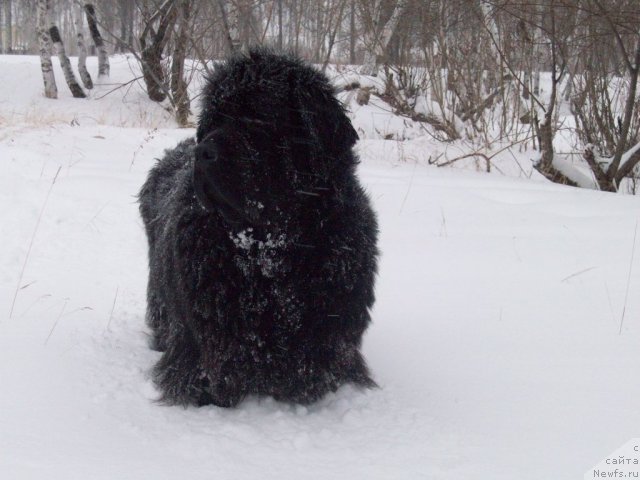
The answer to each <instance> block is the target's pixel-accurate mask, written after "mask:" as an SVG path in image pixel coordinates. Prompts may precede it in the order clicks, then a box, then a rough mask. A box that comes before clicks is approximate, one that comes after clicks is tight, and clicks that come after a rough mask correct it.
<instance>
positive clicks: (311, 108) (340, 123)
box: [294, 86, 358, 158]
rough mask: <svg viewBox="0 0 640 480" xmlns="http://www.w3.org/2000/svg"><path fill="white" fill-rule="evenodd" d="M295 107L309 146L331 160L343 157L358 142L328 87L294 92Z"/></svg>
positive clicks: (302, 87)
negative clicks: (319, 149)
mask: <svg viewBox="0 0 640 480" xmlns="http://www.w3.org/2000/svg"><path fill="white" fill-rule="evenodd" d="M323 87H324V86H323ZM294 105H295V107H294V108H295V109H296V111H297V113H298V114H299V118H300V120H301V123H302V125H303V127H304V130H305V131H306V132H307V133H308V134H309V135H310V136H311V140H312V142H313V143H314V144H316V145H317V146H319V147H320V148H321V149H322V150H323V151H324V152H330V153H331V155H332V156H333V157H334V158H340V157H342V156H343V155H345V154H346V153H347V152H348V151H349V150H350V149H351V147H353V145H354V144H355V143H356V142H357V141H358V134H357V133H356V131H355V129H354V128H353V126H352V125H351V120H349V117H347V115H346V113H345V111H344V108H343V107H342V105H341V104H340V102H339V101H338V100H337V99H336V98H335V96H334V94H333V91H332V90H331V88H329V87H328V86H326V88H321V89H314V90H313V91H312V90H310V89H308V88H305V86H299V87H298V88H296V89H295V91H294Z"/></svg>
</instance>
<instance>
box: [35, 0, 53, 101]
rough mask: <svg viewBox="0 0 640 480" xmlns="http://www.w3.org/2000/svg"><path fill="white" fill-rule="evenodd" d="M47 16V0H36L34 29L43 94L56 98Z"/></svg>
mask: <svg viewBox="0 0 640 480" xmlns="http://www.w3.org/2000/svg"><path fill="white" fill-rule="evenodd" d="M48 18H49V2H48V0H38V4H37V11H36V31H37V32H38V45H39V48H40V66H41V68H42V79H43V80H44V96H45V97H47V98H58V88H57V87H56V78H55V76H54V75H53V65H52V64H51V39H50V38H49V32H48V31H47V19H48Z"/></svg>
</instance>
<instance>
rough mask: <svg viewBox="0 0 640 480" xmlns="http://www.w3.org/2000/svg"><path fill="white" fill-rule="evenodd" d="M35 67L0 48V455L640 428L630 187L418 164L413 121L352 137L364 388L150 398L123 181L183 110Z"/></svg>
mask: <svg viewBox="0 0 640 480" xmlns="http://www.w3.org/2000/svg"><path fill="white" fill-rule="evenodd" d="M90 60H94V61H95V58H93V59H90ZM73 63H74V64H75V61H74V62H73ZM92 65H93V66H92ZM89 67H90V71H91V72H92V73H95V72H96V71H97V69H96V68H95V64H91V63H90V64H89ZM56 73H57V74H59V73H60V72H59V70H57V71H56ZM39 75H40V72H39V70H38V63H37V59H36V58H35V57H8V56H0V80H1V81H2V84H3V89H2V92H1V93H0V159H1V161H2V175H0V226H1V231H2V238H1V243H2V249H0V478H2V479H11V480H21V479H37V480H41V479H45V478H46V479H50V480H58V479H61V480H62V479H64V480H70V479H82V480H85V479H92V480H100V479H104V480H113V479H147V478H153V479H156V480H161V479H175V478H189V479H190V480H197V479H211V478H216V479H218V478H219V479H234V480H235V479H255V478H260V479H276V478H277V479H279V480H284V479H302V478H304V479H307V478H310V479H314V478H317V479H334V478H336V479H342V478H344V479H349V480H352V479H368V480H369V479H390V478H394V479H395V478H398V479H405V478H406V479H414V478H427V479H456V480H459V479H482V480H484V479H492V480H493V479H505V480H507V479H508V480H513V479H518V480H526V479H532V480H533V479H536V480H539V479H575V478H582V476H583V474H584V473H585V472H586V471H587V470H588V469H589V468H591V467H592V466H593V465H596V464H598V463H599V462H600V461H601V460H602V459H603V458H604V457H605V456H606V455H608V454H609V452H612V451H614V450H616V449H617V448H618V447H620V446H621V445H623V444H625V443H626V442H627V441H628V440H629V439H631V438H634V437H637V436H638V432H639V430H640V409H638V398H640V382H639V381H638V374H639V373H640V347H639V342H640V296H639V295H638V289H639V288H640V252H639V251H636V252H635V255H634V256H633V259H632V251H633V248H634V246H633V242H634V231H635V229H636V227H637V223H638V219H639V218H640V202H639V201H638V198H637V197H632V196H624V195H614V194H609V193H604V192H597V191H590V190H580V189H574V188H569V187H562V186H557V185H553V184H550V183H546V182H543V181H541V180H540V179H539V178H538V179H537V180H535V181H533V180H527V179H524V178H511V177H507V176H503V175H501V174H500V173H493V174H481V173H476V172H473V171H468V170H454V169H443V168H440V169H439V168H436V167H433V166H427V165H425V164H426V163H427V161H426V160H427V159H428V158H429V156H430V155H435V153H434V149H435V148H442V149H444V148H445V147H444V146H442V145H437V144H435V143H434V142H433V141H432V140H424V139H421V138H413V137H412V138H413V139H412V140H407V141H397V140H388V141H384V140H380V138H379V137H378V138H368V137H366V138H365V139H363V140H362V141H361V142H360V143H359V145H358V150H359V152H360V154H361V156H362V164H361V166H360V170H359V174H360V177H361V179H362V182H363V184H364V185H365V186H366V188H367V190H368V191H369V193H370V195H371V198H372V200H373V202H374V204H375V208H376V210H377V212H378V214H379V221H380V228H381V237H380V247H381V250H382V257H381V263H380V273H379V278H378V283H377V302H376V305H375V308H374V311H373V315H372V316H373V324H372V326H371V328H370V330H369V331H368V333H367V335H366V337H365V342H364V354H365V356H366V358H367V359H368V362H369V365H370V367H371V370H372V372H373V374H374V376H375V379H376V381H377V382H378V383H379V384H380V389H376V390H372V391H368V392H361V391H358V390H356V389H353V388H351V387H345V388H342V389H340V390H339V391H338V392H337V393H336V394H332V395H329V396H327V397H326V398H325V399H323V400H322V401H320V402H318V403H317V404H315V405H312V406H310V407H295V406H290V405H286V404H281V403H277V402H275V401H273V400H271V399H268V398H263V399H256V398H250V399H247V400H246V401H245V402H243V403H242V404H241V405H240V406H239V407H238V408H237V409H234V410H225V409H221V408H217V407H213V406H210V407H203V408H187V409H182V408H180V407H167V406H162V405H159V404H157V403H154V399H155V398H156V397H157V395H158V394H157V392H156V391H155V390H154V388H153V386H152V383H151V382H150V380H149V378H148V372H149V369H150V368H151V366H152V365H153V364H154V362H155V361H156V360H157V358H158V354H157V353H155V352H152V351H150V350H149V349H148V348H147V344H146V342H147V336H146V332H147V330H146V327H145V325H144V311H145V287H146V285H145V284H146V275H147V267H146V240H145V237H144V232H143V228H142V224H141V220H140V218H139V215H138V210H137V203H136V197H135V196H136V194H137V192H138V190H139V188H140V186H141V184H142V182H143V181H144V178H145V176H146V173H147V171H148V169H149V168H150V167H151V166H152V165H153V163H154V158H157V157H159V156H160V155H162V151H163V149H164V148H169V147H172V146H174V145H175V144H176V143H177V142H178V141H179V140H180V139H182V138H184V137H186V136H189V135H193V133H194V131H193V130H178V129H175V128H172V127H173V124H172V121H171V119H170V117H169V116H165V115H166V112H165V111H164V110H163V109H162V108H161V107H159V106H158V105H154V104H151V103H150V102H147V101H146V100H144V98H143V96H142V94H141V93H140V92H139V91H138V90H136V89H137V88H138V87H136V86H133V87H132V89H131V91H129V93H128V94H127V95H124V90H118V91H117V92H114V94H112V95H109V96H107V97H104V98H102V99H100V100H98V99H96V96H97V95H93V98H92V99H89V100H74V99H72V98H71V96H70V94H69V93H68V92H67V91H66V86H65V85H64V84H63V83H62V77H59V79H58V90H59V92H60V96H61V98H60V99H59V100H45V99H44V98H42V97H41V90H42V87H41V78H40V76H39ZM131 75H132V74H131V72H130V71H129V67H128V63H127V62H126V61H125V60H124V59H123V57H115V58H114V59H112V78H113V79H119V81H127V80H128V79H130V78H131ZM98 88H99V89H100V88H105V86H100V87H98ZM131 96H133V97H131ZM125 97H126V98H135V99H136V100H135V102H137V103H135V108H134V109H133V110H131V104H130V103H127V100H126V98H125ZM123 98H125V99H124V100H123ZM89 117H91V118H93V119H97V120H96V121H94V120H89ZM133 117H135V118H133ZM73 118H76V119H79V125H77V124H76V123H78V122H76V123H74V124H73V126H72V124H71V123H72V122H71V120H72V119H73ZM83 119H87V121H84V120H83ZM388 121H392V120H391V119H388ZM358 122H362V123H360V124H359V123H358ZM370 127H371V124H369V123H367V122H366V121H365V120H358V117H357V116H356V128H359V129H361V131H367V129H369V128H370ZM521 159H522V157H521ZM524 161H526V157H525V159H524ZM59 167H61V168H60V171H59V174H58V177H57V179H56V182H55V184H53V186H52V180H53V178H54V176H55V175H56V172H57V171H58V168H59ZM516 175H518V174H516ZM49 190H51V193H50V195H49V196H48V198H47V193H48V192H49ZM45 200H46V204H45ZM41 213H42V219H41V221H40V223H38V218H39V216H40V215H41ZM34 231H35V236H34ZM32 239H33V245H32V246H31V249H30V250H29V246H30V243H31V240H32ZM245 240H247V241H250V240H251V237H250V235H249V236H247V237H246V238H245ZM239 241H240V246H242V245H243V244H242V239H239ZM274 241H275V240H274ZM636 242H637V243H640V239H636ZM635 248H636V250H640V246H639V245H636V246H635ZM27 254H28V255H27ZM23 267H24V273H23V275H22V277H21V272H22V270H23ZM16 289H17V290H16ZM627 292H628V293H627ZM14 296H15V306H14V307H13V315H12V316H11V317H9V312H10V310H11V308H12V303H13V301H14ZM623 312H624V320H623ZM621 322H622V329H621V331H620V327H621Z"/></svg>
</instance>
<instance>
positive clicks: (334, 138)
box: [140, 50, 377, 407]
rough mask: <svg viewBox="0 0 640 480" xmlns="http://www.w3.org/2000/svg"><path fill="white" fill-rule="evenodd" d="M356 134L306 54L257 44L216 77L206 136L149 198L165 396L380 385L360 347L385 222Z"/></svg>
mask: <svg viewBox="0 0 640 480" xmlns="http://www.w3.org/2000/svg"><path fill="white" fill-rule="evenodd" d="M356 140H357V134H356V132H355V131H354V129H353V127H352V126H351V123H350V121H349V119H348V118H347V116H346V115H345V112H344V110H343V108H342V106H341V105H340V104H339V103H338V101H337V100H336V98H335V96H334V91H333V89H332V88H331V86H330V85H329V82H328V81H327V79H326V77H325V76H324V75H322V74H321V73H319V72H318V71H316V70H315V69H313V68H312V67H310V66H307V65H305V64H304V63H302V62H301V61H299V60H297V59H295V58H292V57H289V56H280V55H276V54H273V53H271V52H269V51H265V50H254V51H252V52H250V53H249V54H247V55H240V56H237V57H235V58H231V59H230V60H228V61H227V62H226V63H225V64H223V65H221V66H219V67H218V68H217V69H216V72H215V74H214V75H213V76H212V77H211V78H210V79H209V80H208V83H207V85H206V87H205V89H204V92H203V101H202V113H201V115H200V119H199V125H198V130H197V138H196V139H195V140H194V139H188V140H185V141H183V142H181V143H180V144H179V145H178V146H177V147H176V148H175V149H173V150H169V151H167V152H166V154H165V156H164V158H162V159H161V160H159V161H158V163H157V164H156V166H155V167H154V168H153V169H152V170H151V171H150V173H149V176H148V179H147V181H146V183H145V184H144V186H143V187H142V190H141V192H140V212H141V215H142V218H143V220H144V224H145V228H146V233H147V237H148V240H149V270H150V271H149V284H148V292H147V297H148V298H147V301H148V307H147V323H148V325H149V327H150V328H151V330H152V335H153V337H152V338H153V339H152V347H153V348H155V349H157V350H160V351H162V352H163V354H162V357H161V358H160V360H159V361H158V363H157V364H156V366H155V368H154V371H153V376H154V380H155V382H156V385H157V386H158V388H159V389H160V390H161V392H162V399H163V400H164V401H166V402H168V403H173V404H183V405H188V404H192V405H205V404H211V403H212V404H215V405H220V406H225V407H231V406H234V405H236V404H237V403H238V402H239V401H240V400H242V398H243V397H245V396H246V395H251V394H256V395H270V396H272V397H273V398H275V399H277V400H283V401H289V402H296V403H310V402H313V401H315V400H317V399H319V398H320V397H322V396H323V395H324V394H325V393H327V392H329V391H335V390H336V389H337V388H338V387H339V386H340V385H342V384H344V383H354V384H356V385H360V386H365V387H370V386H374V385H375V384H374V382H373V381H372V380H371V378H370V377H369V373H368V370H367V367H366V364H365V362H364V360H363V358H362V355H361V354H360V351H359V349H360V344H361V339H362V334H363V332H364V331H365V329H366V328H367V325H368V324H369V322H370V317H369V311H368V310H369V308H370V307H371V306H372V304H373V301H374V277H375V272H376V259H377V248H376V237H377V224H376V217H375V214H374V212H373V210H372V209H371V206H370V202H369V199H368V197H367V195H366V194H365V192H364V191H363V189H362V187H361V186H360V184H359V183H358V180H357V178H356V175H355V168H356V164H357V158H356V156H355V155H354V153H353V151H352V147H353V145H354V143H355V142H356Z"/></svg>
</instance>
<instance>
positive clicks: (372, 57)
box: [358, 0, 408, 75]
mask: <svg viewBox="0 0 640 480" xmlns="http://www.w3.org/2000/svg"><path fill="white" fill-rule="evenodd" d="M407 3H408V1H407V0H394V1H393V2H387V1H384V0H375V1H370V0H360V1H359V2H358V6H359V7H360V14H361V17H362V21H363V24H364V26H365V31H364V44H365V53H364V62H363V64H362V69H361V70H360V71H361V73H363V74H364V75H376V74H377V72H378V68H379V65H380V64H379V61H380V58H381V57H382V56H383V55H384V51H385V49H386V48H387V44H388V43H389V40H391V36H392V35H393V32H394V30H395V28H396V26H397V25H398V21H399V20H400V16H401V15H402V13H403V11H404V9H405V8H406V5H407Z"/></svg>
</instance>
